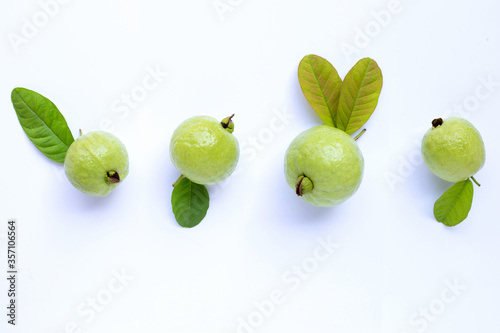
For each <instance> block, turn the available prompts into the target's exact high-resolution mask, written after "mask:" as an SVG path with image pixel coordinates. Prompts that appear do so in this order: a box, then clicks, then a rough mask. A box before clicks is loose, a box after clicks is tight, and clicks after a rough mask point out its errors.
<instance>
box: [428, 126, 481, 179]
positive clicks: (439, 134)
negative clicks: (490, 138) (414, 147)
mask: <svg viewBox="0 0 500 333" xmlns="http://www.w3.org/2000/svg"><path fill="white" fill-rule="evenodd" d="M422 156H423V159H424V161H425V164H426V165H427V167H428V168H429V169H430V170H431V171H432V173H434V174H435V175H436V176H438V177H439V178H442V179H444V180H447V181H449V182H459V181H462V180H465V179H467V178H469V177H472V176H473V175H474V174H475V173H476V172H478V171H479V169H481V168H482V167H483V165H484V161H485V150H484V143H483V139H482V138H481V134H479V131H478V130H477V129H476V128H475V127H474V126H473V125H472V124H471V123H470V122H469V121H467V120H465V119H462V118H458V117H450V118H446V119H444V120H443V119H441V118H437V119H434V120H433V121H432V128H431V129H429V130H428V131H427V133H425V135H424V138H423V139H422Z"/></svg>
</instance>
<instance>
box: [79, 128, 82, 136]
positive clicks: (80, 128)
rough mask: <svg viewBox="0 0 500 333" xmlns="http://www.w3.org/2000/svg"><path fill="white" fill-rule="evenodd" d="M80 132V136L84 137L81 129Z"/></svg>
mask: <svg viewBox="0 0 500 333" xmlns="http://www.w3.org/2000/svg"><path fill="white" fill-rule="evenodd" d="M79 131H80V136H82V129H81V128H80V130H79Z"/></svg>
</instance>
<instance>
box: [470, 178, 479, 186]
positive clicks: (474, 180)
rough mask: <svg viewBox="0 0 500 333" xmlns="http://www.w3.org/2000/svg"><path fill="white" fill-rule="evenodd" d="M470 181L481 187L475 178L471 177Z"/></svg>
mask: <svg viewBox="0 0 500 333" xmlns="http://www.w3.org/2000/svg"><path fill="white" fill-rule="evenodd" d="M470 179H472V181H473V182H474V183H476V185H477V186H481V184H479V183H478V182H477V180H476V179H475V178H474V176H471V177H470Z"/></svg>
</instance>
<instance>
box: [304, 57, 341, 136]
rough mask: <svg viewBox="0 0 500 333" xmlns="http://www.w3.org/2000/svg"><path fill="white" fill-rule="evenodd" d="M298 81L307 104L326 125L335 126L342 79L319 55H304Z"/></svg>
mask: <svg viewBox="0 0 500 333" xmlns="http://www.w3.org/2000/svg"><path fill="white" fill-rule="evenodd" d="M299 83H300V88H301V89H302V92H303V93H304V96H305V97H306V99H307V101H308V102H309V104H311V106H312V108H313V109H314V111H316V113H317V114H318V115H319V117H320V118H321V120H323V122H324V123H325V124H326V125H330V126H334V127H335V117H336V114H337V106H338V104H339V96H340V87H341V85H342V79H341V78H340V76H339V74H338V73H337V70H335V68H334V67H333V66H332V64H330V63H329V62H328V60H326V59H324V58H321V57H320V56H317V55H314V54H311V55H307V56H305V57H304V58H303V59H302V60H301V61H300V64H299Z"/></svg>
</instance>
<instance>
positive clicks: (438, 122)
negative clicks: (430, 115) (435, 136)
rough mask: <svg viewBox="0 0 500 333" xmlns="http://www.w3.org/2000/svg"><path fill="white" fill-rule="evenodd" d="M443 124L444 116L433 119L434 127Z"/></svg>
mask: <svg viewBox="0 0 500 333" xmlns="http://www.w3.org/2000/svg"><path fill="white" fill-rule="evenodd" d="M441 125H443V118H436V119H434V120H433V121H432V128H436V127H438V126H441Z"/></svg>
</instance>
